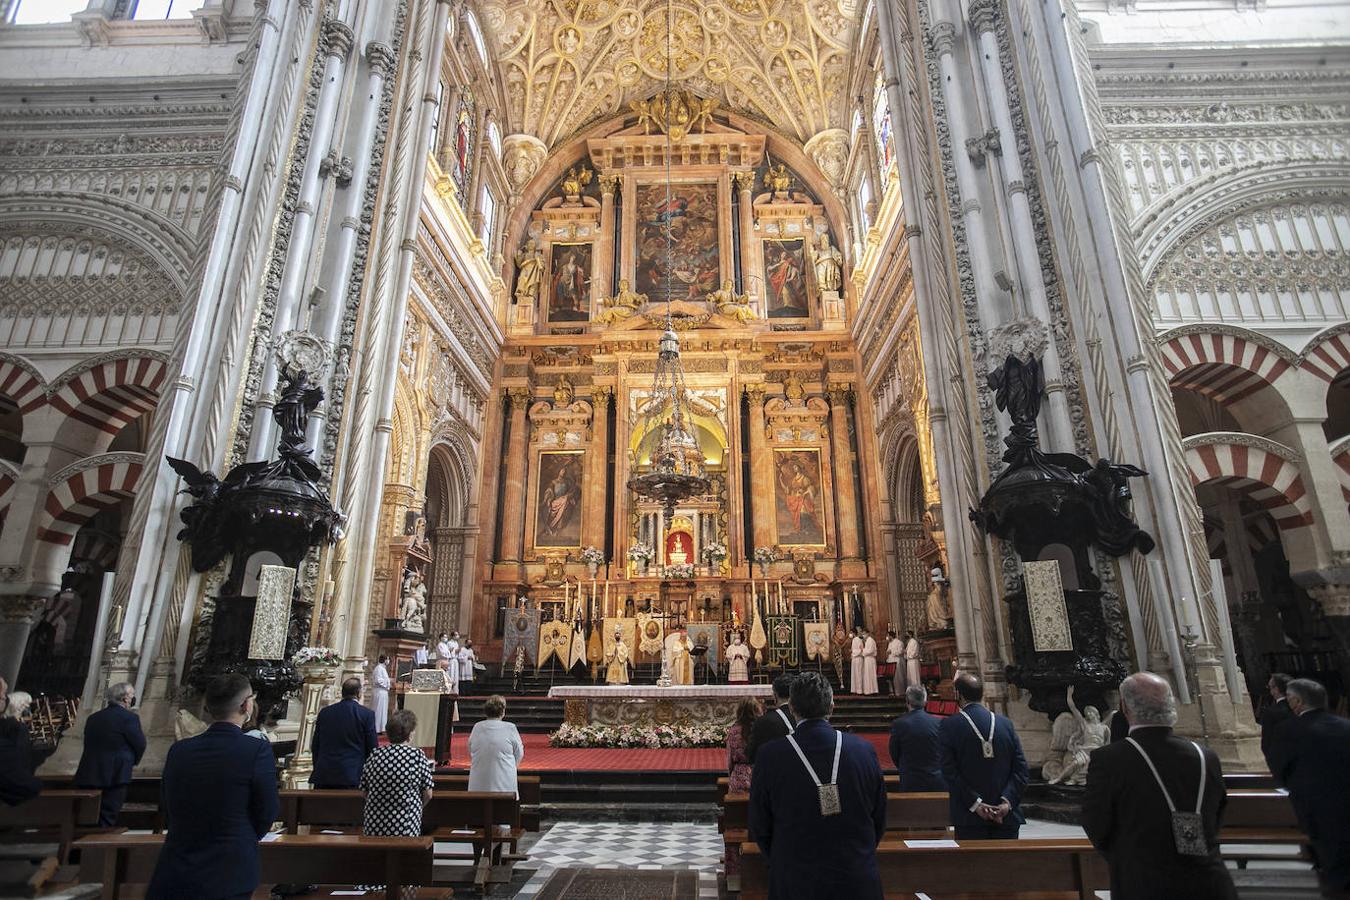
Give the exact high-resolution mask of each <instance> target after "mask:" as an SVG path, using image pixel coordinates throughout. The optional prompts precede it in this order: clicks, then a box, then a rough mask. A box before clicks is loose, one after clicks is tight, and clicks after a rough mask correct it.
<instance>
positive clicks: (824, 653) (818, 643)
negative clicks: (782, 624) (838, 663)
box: [802, 622, 830, 662]
mask: <svg viewBox="0 0 1350 900" xmlns="http://www.w3.org/2000/svg"><path fill="white" fill-rule="evenodd" d="M802 631H803V632H804V633H805V634H804V636H805V638H806V658H807V659H811V660H814V659H817V658H819V659H821V660H824V661H826V662H829V659H830V623H829V622H807V623H806V624H804V625H802Z"/></svg>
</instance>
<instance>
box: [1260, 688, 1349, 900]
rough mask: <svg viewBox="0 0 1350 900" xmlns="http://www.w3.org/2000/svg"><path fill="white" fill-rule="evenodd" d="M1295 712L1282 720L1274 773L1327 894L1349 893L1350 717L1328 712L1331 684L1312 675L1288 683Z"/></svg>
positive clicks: (1291, 707)
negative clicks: (1325, 684)
mask: <svg viewBox="0 0 1350 900" xmlns="http://www.w3.org/2000/svg"><path fill="white" fill-rule="evenodd" d="M1285 690H1286V692H1287V693H1286V696H1287V697H1288V702H1289V709H1290V710H1291V711H1292V712H1293V713H1294V716H1295V718H1294V719H1293V720H1292V721H1291V722H1289V723H1288V724H1286V725H1282V726H1280V734H1279V736H1278V738H1277V741H1278V743H1279V744H1280V749H1279V752H1278V758H1279V760H1280V770H1279V771H1278V772H1276V773H1275V775H1276V777H1277V778H1279V779H1280V783H1281V784H1283V785H1284V786H1285V787H1286V788H1287V789H1288V790H1289V799H1290V800H1291V801H1292V802H1293V804H1294V812H1295V813H1296V814H1297V815H1298V821H1299V824H1300V825H1301V826H1303V830H1304V831H1305V832H1307V834H1308V837H1309V839H1310V840H1311V841H1312V850H1313V857H1314V860H1315V861H1316V863H1317V874H1318V877H1319V878H1320V879H1321V881H1322V889H1323V892H1324V893H1325V894H1326V895H1327V896H1332V897H1342V896H1350V719H1344V718H1342V717H1340V716H1338V715H1335V714H1334V713H1330V712H1327V708H1326V707H1327V689H1326V688H1324V687H1323V686H1322V685H1320V684H1318V683H1317V682H1316V681H1313V680H1312V679H1310V678H1295V679H1294V680H1293V681H1290V682H1289V683H1288V685H1287V686H1286V688H1285Z"/></svg>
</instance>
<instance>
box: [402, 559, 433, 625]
mask: <svg viewBox="0 0 1350 900" xmlns="http://www.w3.org/2000/svg"><path fill="white" fill-rule="evenodd" d="M426 612H427V586H426V585H425V584H424V583H423V582H422V574H421V573H420V572H418V571H416V570H415V569H409V570H407V574H406V575H405V576H404V580H403V600H402V603H401V604H400V605H399V611H398V615H399V623H398V624H399V627H400V628H402V629H403V630H404V631H416V632H422V631H423V630H424V626H423V624H422V623H423V620H424V619H425V617H426Z"/></svg>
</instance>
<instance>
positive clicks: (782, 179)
mask: <svg viewBox="0 0 1350 900" xmlns="http://www.w3.org/2000/svg"><path fill="white" fill-rule="evenodd" d="M764 181H765V182H766V183H767V184H768V185H769V190H771V191H773V194H774V196H775V197H786V196H787V193H788V189H789V188H791V187H792V176H791V175H789V174H788V170H787V166H786V165H784V164H783V163H779V164H778V165H776V166H769V171H768V173H767V174H765V176H764Z"/></svg>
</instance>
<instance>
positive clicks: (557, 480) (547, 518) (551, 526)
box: [534, 451, 581, 547]
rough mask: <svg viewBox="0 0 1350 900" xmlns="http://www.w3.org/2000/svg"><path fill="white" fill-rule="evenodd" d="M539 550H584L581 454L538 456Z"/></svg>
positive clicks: (536, 519) (536, 540)
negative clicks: (582, 539) (576, 548)
mask: <svg viewBox="0 0 1350 900" xmlns="http://www.w3.org/2000/svg"><path fill="white" fill-rule="evenodd" d="M535 483H536V484H538V485H539V494H538V499H537V501H536V505H535V511H534V545H535V546H536V547H579V546H581V451H575V452H551V451H550V452H547V453H540V454H539V480H538V481H537V482H535Z"/></svg>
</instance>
